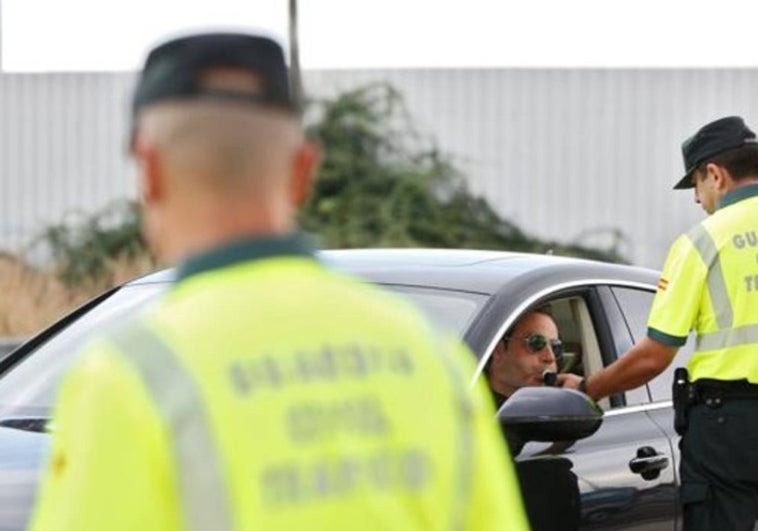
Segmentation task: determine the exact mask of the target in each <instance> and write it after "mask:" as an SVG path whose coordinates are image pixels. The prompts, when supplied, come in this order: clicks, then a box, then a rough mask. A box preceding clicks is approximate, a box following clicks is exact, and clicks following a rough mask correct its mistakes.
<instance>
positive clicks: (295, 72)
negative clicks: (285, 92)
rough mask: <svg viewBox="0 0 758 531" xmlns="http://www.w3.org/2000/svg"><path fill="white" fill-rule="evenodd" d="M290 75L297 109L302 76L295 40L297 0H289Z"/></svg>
mask: <svg viewBox="0 0 758 531" xmlns="http://www.w3.org/2000/svg"><path fill="white" fill-rule="evenodd" d="M289 37H290V77H291V78H292V99H293V100H294V101H295V104H296V105H297V107H298V108H299V109H302V106H303V105H304V102H303V78H302V75H301V72H300V48H299V47H298V41H297V0H289Z"/></svg>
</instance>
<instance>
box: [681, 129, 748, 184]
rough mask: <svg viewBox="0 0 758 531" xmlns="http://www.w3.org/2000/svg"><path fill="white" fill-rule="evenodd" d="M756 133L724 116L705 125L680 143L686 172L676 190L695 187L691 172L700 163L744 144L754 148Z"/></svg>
mask: <svg viewBox="0 0 758 531" xmlns="http://www.w3.org/2000/svg"><path fill="white" fill-rule="evenodd" d="M756 143H758V142H757V141H756V139H755V133H754V132H753V131H751V130H750V128H749V127H748V126H747V125H745V122H744V121H743V120H742V118H740V117H739V116H727V117H726V118H721V119H719V120H716V121H714V122H711V123H709V124H706V125H704V126H703V127H701V128H700V130H699V131H698V132H697V133H695V134H694V135H693V136H691V137H689V138H688V139H687V140H685V141H684V142H682V156H683V157H684V169H685V171H686V173H685V174H684V177H682V178H681V179H680V180H679V182H677V183H676V185H675V186H674V189H675V190H684V189H686V188H694V187H695V185H694V183H693V182H692V173H693V172H694V171H695V170H696V169H697V168H698V167H699V166H700V165H701V164H703V163H705V162H708V161H709V160H710V159H712V158H713V157H715V156H716V155H719V154H721V153H723V152H725V151H729V150H732V149H737V148H740V147H742V146H746V145H750V144H752V145H755V144H756Z"/></svg>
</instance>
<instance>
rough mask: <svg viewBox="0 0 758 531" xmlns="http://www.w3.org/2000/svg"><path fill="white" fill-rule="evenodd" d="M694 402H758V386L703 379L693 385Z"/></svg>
mask: <svg viewBox="0 0 758 531" xmlns="http://www.w3.org/2000/svg"><path fill="white" fill-rule="evenodd" d="M692 387H693V391H694V393H693V394H694V396H693V398H694V399H695V400H694V402H695V403H696V404H697V403H705V404H709V405H710V404H712V403H713V402H714V401H716V402H717V403H718V402H720V401H721V400H758V385H757V384H752V383H750V382H748V381H747V380H712V379H710V378H701V379H699V380H695V381H694V382H693V383H692Z"/></svg>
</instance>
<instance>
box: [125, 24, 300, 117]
mask: <svg viewBox="0 0 758 531" xmlns="http://www.w3.org/2000/svg"><path fill="white" fill-rule="evenodd" d="M225 67H227V68H236V69H240V70H248V71H250V72H252V73H254V74H255V75H256V76H257V77H258V78H259V79H260V81H261V85H262V86H261V90H260V91H259V92H250V91H241V90H240V91H236V90H231V89H226V88H225V89H219V88H214V87H209V86H207V85H205V84H204V82H203V75H204V74H205V73H206V72H207V71H208V70H209V69H215V68H225ZM187 99H215V100H230V101H238V102H247V103H251V104H256V105H265V106H273V107H278V108H281V109H284V110H287V111H290V112H292V113H297V112H299V102H297V101H295V99H294V98H293V96H292V93H291V90H290V83H289V76H288V71H287V65H286V63H285V60H284V52H283V50H282V47H281V46H280V45H279V44H278V43H277V42H276V41H274V40H272V39H270V38H268V37H263V36H258V35H249V34H244V33H206V34H199V35H190V36H186V37H179V38H176V39H173V40H170V41H168V42H165V43H163V44H161V45H159V46H157V47H156V48H154V49H153V50H152V51H151V52H150V54H149V55H148V57H147V60H146V62H145V67H144V68H143V70H142V74H141V75H140V78H139V81H138V83H137V88H136V90H135V93H134V98H133V100H132V120H133V122H134V121H136V120H135V119H136V117H137V114H138V113H139V111H140V110H141V109H143V108H144V107H146V106H148V105H151V104H153V103H158V102H164V101H171V100H173V101H181V100H187ZM132 131H134V123H133V127H132Z"/></svg>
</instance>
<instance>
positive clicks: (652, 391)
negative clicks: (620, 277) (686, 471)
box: [611, 286, 694, 529]
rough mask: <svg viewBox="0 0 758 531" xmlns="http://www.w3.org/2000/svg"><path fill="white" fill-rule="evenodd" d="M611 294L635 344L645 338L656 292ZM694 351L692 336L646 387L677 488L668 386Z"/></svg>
mask: <svg viewBox="0 0 758 531" xmlns="http://www.w3.org/2000/svg"><path fill="white" fill-rule="evenodd" d="M611 289H612V292H613V295H614V297H615V298H616V300H617V301H618V303H619V306H620V308H621V311H622V312H623V313H624V316H625V319H626V321H627V324H628V326H629V329H630V332H631V334H632V337H633V339H634V341H635V342H637V341H638V340H639V339H640V338H642V337H644V336H645V334H646V331H647V316H648V313H649V312H650V306H651V304H652V302H653V297H654V296H655V292H654V291H652V290H644V289H634V288H629V287H622V286H614V287H613V288H611ZM693 351H694V338H693V336H692V334H690V337H689V338H688V339H687V343H685V344H684V345H683V346H682V347H681V348H680V349H679V352H678V353H677V355H676V357H675V358H674V360H673V362H672V363H671V364H670V365H669V366H668V368H667V369H666V370H665V371H663V372H662V373H661V374H660V375H658V376H657V377H656V378H654V379H653V380H651V381H650V382H649V383H648V384H647V389H648V393H649V395H650V399H651V404H650V407H649V408H648V415H649V416H650V417H651V418H652V419H653V421H654V422H655V423H656V424H658V425H659V426H660V428H661V429H662V430H663V431H664V432H665V433H666V435H667V436H668V437H669V439H670V441H671V451H672V455H673V460H674V464H675V475H676V480H677V485H679V444H678V442H679V435H677V433H676V432H675V431H674V411H673V406H672V403H671V384H672V381H673V376H674V369H676V368H677V367H684V366H686V364H687V362H688V361H689V358H690V357H691V356H692V353H693ZM676 515H677V529H679V528H680V527H681V516H680V511H679V505H678V504H677V505H676Z"/></svg>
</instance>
